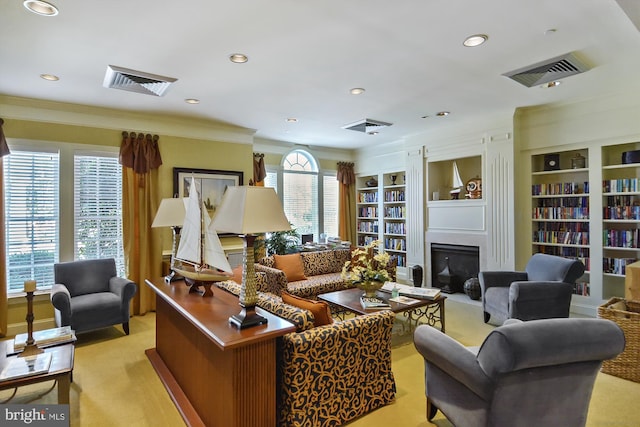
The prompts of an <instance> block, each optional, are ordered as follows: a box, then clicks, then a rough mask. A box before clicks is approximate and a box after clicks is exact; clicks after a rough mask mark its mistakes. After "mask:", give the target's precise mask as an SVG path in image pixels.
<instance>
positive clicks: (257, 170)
mask: <svg viewBox="0 0 640 427" xmlns="http://www.w3.org/2000/svg"><path fill="white" fill-rule="evenodd" d="M266 176H267V170H266V169H265V167H264V154H260V153H253V183H254V185H255V186H256V187H264V179H265V177H266Z"/></svg>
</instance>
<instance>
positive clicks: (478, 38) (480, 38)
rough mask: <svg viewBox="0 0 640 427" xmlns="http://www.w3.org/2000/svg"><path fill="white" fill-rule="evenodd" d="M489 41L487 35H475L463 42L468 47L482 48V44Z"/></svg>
mask: <svg viewBox="0 0 640 427" xmlns="http://www.w3.org/2000/svg"><path fill="white" fill-rule="evenodd" d="M488 39H489V36H488V35H486V34H474V35H472V36H469V37H467V38H466V39H464V42H462V44H463V45H465V46H466V47H476V46H480V45H481V44H482V43H484V42H486V41H487V40H488Z"/></svg>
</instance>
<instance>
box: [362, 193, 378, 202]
mask: <svg viewBox="0 0 640 427" xmlns="http://www.w3.org/2000/svg"><path fill="white" fill-rule="evenodd" d="M377 202H378V193H377V192H372V193H358V203H377Z"/></svg>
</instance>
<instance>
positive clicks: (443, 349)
mask: <svg viewBox="0 0 640 427" xmlns="http://www.w3.org/2000/svg"><path fill="white" fill-rule="evenodd" d="M413 342H414V345H415V347H416V349H417V350H418V352H419V353H420V354H421V355H422V357H424V360H425V362H427V363H431V364H433V365H435V366H436V367H438V368H439V369H440V370H442V371H444V372H446V373H447V374H449V375H450V376H451V377H453V378H455V379H456V380H457V381H458V382H460V383H461V384H464V385H465V386H466V387H467V388H469V389H470V390H471V391H473V392H474V393H475V394H477V395H478V396H480V397H481V398H483V399H488V398H489V396H490V395H491V392H492V385H491V380H490V379H489V377H487V375H486V374H485V372H484V371H483V370H482V368H481V367H480V364H479V363H478V360H477V359H476V354H475V353H474V352H473V351H470V350H469V349H468V348H467V347H465V346H463V345H462V344H460V343H459V342H457V341H456V340H454V339H453V338H451V337H449V336H448V335H445V334H443V333H442V332H440V331H438V330H437V329H434V328H432V327H431V326H427V325H420V326H418V327H417V328H416V330H415V332H414V334H413Z"/></svg>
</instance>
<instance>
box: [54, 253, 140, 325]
mask: <svg viewBox="0 0 640 427" xmlns="http://www.w3.org/2000/svg"><path fill="white" fill-rule="evenodd" d="M53 272H54V280H55V284H54V285H53V287H52V288H51V303H52V304H53V307H54V308H55V318H56V324H57V325H58V326H59V327H60V326H69V325H70V326H71V328H72V329H73V330H75V331H76V332H85V331H89V330H93V329H98V328H104V327H107V326H112V325H117V324H118V323H121V324H122V328H123V329H124V332H125V334H127V335H129V302H130V301H131V298H133V296H134V295H135V293H136V290H137V286H136V284H135V283H134V282H132V281H130V280H128V279H125V278H122V277H117V275H116V262H115V260H114V259H113V258H110V259H94V260H83V261H72V262H64V263H59V264H55V265H54V266H53Z"/></svg>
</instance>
